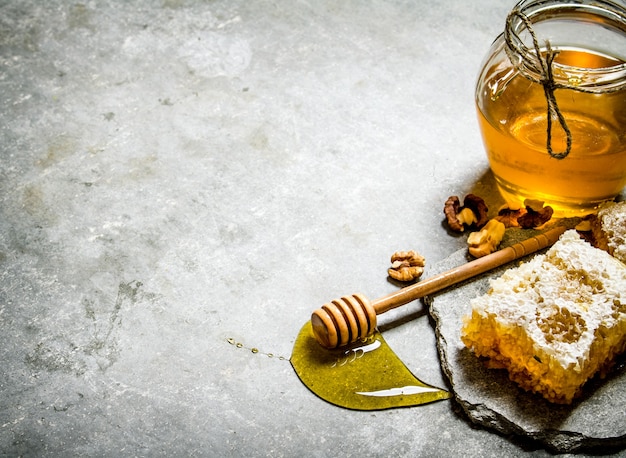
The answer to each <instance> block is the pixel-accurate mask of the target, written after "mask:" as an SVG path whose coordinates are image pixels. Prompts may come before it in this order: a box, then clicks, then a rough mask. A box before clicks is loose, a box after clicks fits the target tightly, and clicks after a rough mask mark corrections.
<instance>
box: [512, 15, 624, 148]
mask: <svg viewBox="0 0 626 458" xmlns="http://www.w3.org/2000/svg"><path fill="white" fill-rule="evenodd" d="M516 17H517V18H519V19H521V20H522V22H523V23H524V26H525V27H526V30H528V33H529V34H530V36H531V38H532V42H533V48H534V52H535V56H536V58H537V62H535V61H533V60H530V59H524V56H525V55H526V54H527V53H528V51H529V49H528V48H527V47H526V46H525V45H524V44H523V41H522V39H521V38H520V36H519V34H518V33H517V32H516V31H514V30H513V20H514V18H516ZM514 38H515V39H517V42H516V41H515V40H514ZM504 39H505V41H506V45H507V48H506V51H507V54H508V55H509V59H510V60H511V62H513V63H515V62H516V61H517V60H518V59H516V58H515V55H517V56H518V57H521V58H522V59H524V60H525V61H526V66H527V67H528V68H529V69H530V70H531V71H532V73H534V74H537V75H539V77H535V76H534V75H533V74H532V73H531V72H525V71H522V74H523V75H524V76H525V77H526V78H528V79H530V80H531V81H533V82H535V83H539V84H541V85H542V86H543V92H544V94H545V97H546V102H547V105H548V109H547V115H546V117H547V128H546V148H547V150H548V154H550V156H551V157H553V158H555V159H563V158H565V157H567V156H568V155H569V153H570V152H571V150H572V132H571V131H570V129H569V127H568V126H567V121H566V120H565V117H564V116H563V113H561V110H560V109H559V104H558V103H557V101H556V97H555V95H554V91H555V90H556V89H572V90H574V91H578V92H585V93H588V94H592V93H597V92H598V91H597V90H592V89H589V88H584V87H580V86H574V85H570V84H563V83H559V82H557V81H556V80H555V79H554V74H553V71H552V63H553V62H554V59H555V58H556V56H558V54H559V51H555V50H553V49H552V46H551V45H550V41H549V40H545V52H542V51H541V48H540V47H539V40H538V39H537V35H536V34H535V31H534V30H533V27H532V22H531V21H530V19H529V18H528V16H526V15H525V14H524V13H522V11H521V10H519V9H514V10H513V11H511V12H510V13H509V16H508V17H507V19H506V28H505V32H504ZM514 65H515V64H514ZM519 65H520V66H521V64H519ZM617 90H619V88H606V89H605V90H604V91H602V92H606V93H609V92H616V91H617ZM555 119H556V120H557V121H558V123H559V125H560V126H561V129H563V132H564V133H565V137H566V146H565V151H562V152H558V153H556V152H554V151H553V149H552V123H553V120H555Z"/></svg>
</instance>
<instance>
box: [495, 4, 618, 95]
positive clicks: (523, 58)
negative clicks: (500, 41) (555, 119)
mask: <svg viewBox="0 0 626 458" xmlns="http://www.w3.org/2000/svg"><path fill="white" fill-rule="evenodd" d="M555 19H561V20H562V19H577V20H583V21H586V22H589V23H599V24H601V25H603V26H605V27H606V28H609V29H612V30H615V31H617V32H621V33H623V34H624V35H626V4H624V3H623V2H620V3H618V2H616V1H612V0H593V1H589V0H521V1H520V2H518V3H517V5H516V6H515V7H514V8H513V10H512V11H511V13H510V14H509V16H508V17H507V22H506V27H505V32H504V39H505V43H506V45H505V49H506V52H507V54H508V56H509V59H510V60H511V62H512V63H513V65H514V66H515V67H517V68H518V70H520V71H521V73H522V74H524V76H526V77H527V78H529V79H531V80H533V81H535V82H543V81H544V80H545V78H546V75H545V62H543V63H542V56H541V55H538V54H541V53H542V51H543V52H546V51H548V52H552V51H554V52H555V54H556V53H558V52H559V50H563V49H566V48H567V46H558V45H557V46H554V47H551V46H552V45H551V43H549V42H547V41H546V47H548V48H549V49H546V48H541V49H540V48H539V46H540V45H539V43H538V39H537V38H536V37H535V36H534V33H533V31H532V26H533V25H534V24H538V23H540V22H545V21H549V20H555ZM524 31H528V32H530V34H531V35H532V36H533V41H534V43H533V45H532V46H529V45H527V44H526V43H525V42H524V40H523V39H522V37H521V35H522V33H523V32H524ZM606 57H610V58H611V59H612V60H617V61H618V62H619V63H617V64H615V65H610V66H606V67H599V68H582V67H575V66H571V65H567V64H563V63H557V62H550V65H552V66H553V68H554V70H556V71H554V75H553V77H554V79H555V80H557V79H564V80H565V81H561V82H560V83H561V84H560V86H561V87H568V86H572V87H573V88H576V89H578V90H580V89H584V90H585V91H589V92H604V91H607V90H618V89H621V88H623V87H626V61H624V59H616V58H614V56H606ZM572 81H575V83H574V84H572Z"/></svg>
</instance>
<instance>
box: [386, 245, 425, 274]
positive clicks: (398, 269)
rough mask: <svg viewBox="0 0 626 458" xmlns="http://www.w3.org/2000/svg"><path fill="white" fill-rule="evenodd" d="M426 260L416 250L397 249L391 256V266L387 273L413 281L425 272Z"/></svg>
mask: <svg viewBox="0 0 626 458" xmlns="http://www.w3.org/2000/svg"><path fill="white" fill-rule="evenodd" d="M425 265H426V260H425V259H424V256H422V255H420V254H418V253H416V252H415V251H413V250H411V251H396V252H395V253H394V254H393V256H391V267H390V268H389V269H388V270H387V273H388V274H389V276H390V277H391V278H393V279H394V280H398V281H412V280H415V279H417V278H419V277H420V276H421V275H422V273H424V266H425Z"/></svg>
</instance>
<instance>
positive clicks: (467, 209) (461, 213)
mask: <svg viewBox="0 0 626 458" xmlns="http://www.w3.org/2000/svg"><path fill="white" fill-rule="evenodd" d="M487 212H488V208H487V205H486V204H485V201H484V200H483V199H482V198H481V197H478V196H476V195H474V194H468V195H466V196H465V199H463V206H462V207H461V202H460V200H459V198H458V197H457V196H450V197H448V200H446V203H445V204H444V206H443V213H444V215H446V220H447V221H448V226H449V227H450V229H452V230H453V231H457V232H463V231H464V230H465V227H466V226H468V227H469V226H472V225H474V226H475V227H476V229H480V228H482V227H483V226H484V225H485V224H487V221H489V217H488V216H487Z"/></svg>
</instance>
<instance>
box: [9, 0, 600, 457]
mask: <svg viewBox="0 0 626 458" xmlns="http://www.w3.org/2000/svg"><path fill="white" fill-rule="evenodd" d="M512 6H513V1H510V2H493V1H491V0H475V1H467V0H448V1H445V2H417V1H413V0H393V1H375V2H362V1H353V0H346V1H334V0H332V1H331V0H315V1H291V0H255V1H250V0H213V1H208V0H133V1H127V0H89V1H86V0H85V1H68V0H46V1H41V0H3V1H0V100H1V101H2V103H1V104H0V361H1V365H0V366H1V368H0V455H2V456H5V455H6V456H50V457H56V456H62V457H67V456H106V457H110V456H150V457H155V456H168V457H174V456H209V457H226V456H246V457H254V456H260V457H264V456H268V457H293V456H302V457H308V456H311V457H326V456H328V457H337V456H360V457H370V456H381V457H391V456H394V457H397V456H411V457H417V456H476V457H489V456H493V457H498V458H499V457H501V456H511V455H517V454H520V453H531V454H534V455H539V456H546V455H547V454H548V453H547V452H546V451H545V450H543V446H542V445H541V444H536V443H534V442H524V443H519V442H517V441H511V440H509V439H507V438H504V437H502V436H500V435H498V434H494V433H493V432H492V431H490V430H487V429H483V428H474V427H473V426H472V424H471V422H470V421H468V420H467V418H466V417H465V416H463V415H462V414H459V411H458V409H457V408H456V407H457V406H456V405H455V404H454V403H452V402H449V401H445V402H439V403H435V404H432V405H427V406H424V407H419V408H412V409H396V410H389V411H381V412H367V413H365V412H355V411H348V410H343V409H340V408H337V407H334V406H331V405H328V404H326V403H325V402H323V401H321V400H319V399H317V398H316V397H315V396H314V395H313V394H311V392H309V391H308V390H307V389H306V388H305V387H304V386H302V384H301V383H300V381H299V380H298V378H297V377H296V375H295V373H294V372H293V370H292V368H291V366H290V364H289V361H288V359H289V356H290V354H291V349H292V346H293V343H294V340H295V337H296V335H297V333H298V331H299V330H300V328H301V327H302V325H303V324H304V323H305V322H306V321H307V320H308V319H309V316H310V313H311V312H312V311H313V310H314V309H315V308H317V307H319V306H320V305H322V304H323V303H324V302H326V301H328V300H331V299H333V298H335V297H338V296H341V295H343V294H352V293H355V292H359V291H361V292H363V293H364V294H366V295H368V296H370V297H377V296H382V295H384V294H387V293H389V292H391V291H394V290H395V289H396V288H397V285H395V284H392V283H390V282H388V280H387V268H388V267H389V257H390V256H391V254H392V253H394V252H395V251H398V250H410V249H414V250H417V251H418V252H420V253H421V254H422V255H424V256H425V257H426V262H427V265H434V264H435V263H436V262H437V261H439V260H441V259H444V258H446V257H447V256H448V255H449V254H450V253H453V252H455V251H456V250H457V249H460V248H461V247H462V246H463V245H464V244H465V240H464V238H463V237H455V236H453V235H451V234H448V233H447V231H446V230H445V226H443V225H442V219H443V213H442V208H443V203H444V202H445V200H446V199H447V197H448V196H449V195H451V194H458V195H461V196H463V195H464V194H466V193H467V192H470V191H475V192H480V193H481V194H485V193H487V194H489V197H490V198H491V199H492V200H493V198H494V196H495V194H494V190H493V180H492V177H491V175H490V173H489V171H488V165H487V161H486V159H485V155H484V152H483V148H482V144H481V139H480V134H479V131H478V128H477V122H476V117H475V111H474V100H473V93H474V81H475V78H476V75H477V73H478V67H479V65H480V62H481V61H482V59H483V56H484V55H485V53H486V52H487V48H488V47H489V46H490V44H491V42H492V41H493V39H494V38H495V36H496V35H497V34H498V33H500V32H501V31H502V28H503V24H504V18H505V17H506V13H507V12H508V10H509V9H510V8H511V7H512ZM381 329H382V330H383V332H384V333H385V339H386V340H387V342H388V343H389V344H390V345H391V347H392V348H393V349H394V351H395V352H396V353H397V354H398V355H399V357H400V358H402V360H403V361H404V362H405V363H406V365H407V367H409V368H410V369H411V370H412V371H414V372H415V374H416V375H417V376H418V377H419V378H420V379H422V380H424V381H425V382H427V383H429V384H432V385H436V386H445V379H444V376H443V374H442V372H441V369H440V365H439V359H438V355H437V349H436V345H435V335H434V330H433V328H432V325H431V322H430V321H429V318H428V314H427V312H426V310H425V309H424V308H423V307H422V304H421V303H414V304H410V305H408V306H406V307H405V308H403V309H402V310H397V311H393V312H389V315H388V316H385V317H381ZM364 376H367V374H364ZM594 424H597V422H594ZM529 450H530V451H529Z"/></svg>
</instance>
